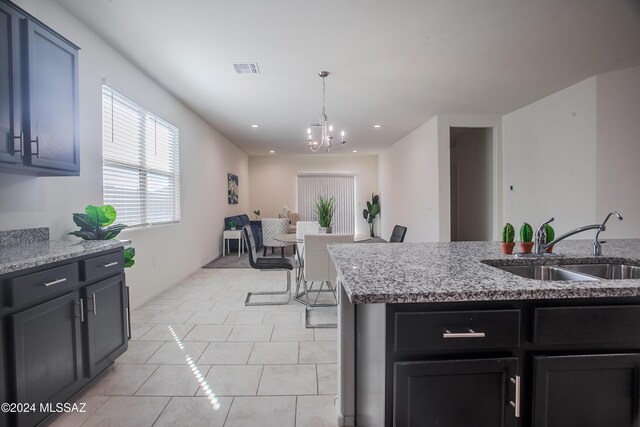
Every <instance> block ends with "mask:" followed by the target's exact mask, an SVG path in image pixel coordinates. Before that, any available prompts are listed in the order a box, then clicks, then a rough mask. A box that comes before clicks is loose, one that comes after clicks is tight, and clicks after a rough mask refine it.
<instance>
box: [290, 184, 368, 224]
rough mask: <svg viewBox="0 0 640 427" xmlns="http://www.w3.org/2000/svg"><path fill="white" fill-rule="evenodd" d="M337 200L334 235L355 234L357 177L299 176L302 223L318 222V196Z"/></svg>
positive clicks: (299, 210)
mask: <svg viewBox="0 0 640 427" xmlns="http://www.w3.org/2000/svg"><path fill="white" fill-rule="evenodd" d="M320 195H321V196H322V197H324V198H325V199H326V198H329V197H334V198H335V212H334V214H333V232H334V233H355V220H356V217H355V206H356V204H355V177H354V176H353V175H326V174H322V175H321V174H300V175H298V212H299V213H300V220H302V221H316V220H317V216H316V214H315V210H314V207H315V203H316V200H317V198H318V196H320Z"/></svg>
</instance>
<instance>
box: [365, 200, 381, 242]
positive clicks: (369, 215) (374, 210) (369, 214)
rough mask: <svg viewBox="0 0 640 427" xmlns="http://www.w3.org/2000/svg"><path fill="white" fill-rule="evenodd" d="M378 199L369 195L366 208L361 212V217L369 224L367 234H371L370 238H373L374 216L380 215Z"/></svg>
mask: <svg viewBox="0 0 640 427" xmlns="http://www.w3.org/2000/svg"><path fill="white" fill-rule="evenodd" d="M379 200H380V198H379V197H378V195H377V194H376V195H374V194H373V193H371V201H370V202H367V208H366V209H364V210H363V211H362V216H363V217H364V219H366V220H367V223H368V224H369V232H370V233H371V237H375V235H374V232H373V230H374V225H375V224H374V221H375V219H376V216H377V215H378V214H379V213H380V203H379Z"/></svg>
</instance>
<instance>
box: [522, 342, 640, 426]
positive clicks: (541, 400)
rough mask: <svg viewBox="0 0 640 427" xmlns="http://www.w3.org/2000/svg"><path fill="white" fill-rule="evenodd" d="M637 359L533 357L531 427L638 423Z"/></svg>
mask: <svg viewBox="0 0 640 427" xmlns="http://www.w3.org/2000/svg"><path fill="white" fill-rule="evenodd" d="M639 369H640V354H637V353H636V354H589V355H570V356H548V357H546V356H536V357H534V372H535V373H534V375H535V382H534V388H535V389H534V399H533V425H534V426H535V427H583V426H590V427H630V426H637V425H638V422H639V420H640V413H639V406H638V403H639V401H638V400H639V399H640V397H639V396H640V395H639V390H638V381H639V380H640V378H639V377H638V372H639Z"/></svg>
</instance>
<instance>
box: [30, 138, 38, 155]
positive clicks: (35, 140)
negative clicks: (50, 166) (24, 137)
mask: <svg viewBox="0 0 640 427" xmlns="http://www.w3.org/2000/svg"><path fill="white" fill-rule="evenodd" d="M34 142H35V143H36V148H37V149H38V151H36V152H35V153H34V152H33V151H32V152H31V155H32V156H36V159H39V158H40V137H39V136H36V139H32V140H31V143H32V144H33V143H34Z"/></svg>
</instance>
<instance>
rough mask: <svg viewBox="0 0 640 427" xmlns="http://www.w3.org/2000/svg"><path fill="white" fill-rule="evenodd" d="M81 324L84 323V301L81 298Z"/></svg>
mask: <svg viewBox="0 0 640 427" xmlns="http://www.w3.org/2000/svg"><path fill="white" fill-rule="evenodd" d="M80 322H84V300H83V299H82V298H80Z"/></svg>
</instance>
